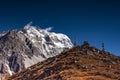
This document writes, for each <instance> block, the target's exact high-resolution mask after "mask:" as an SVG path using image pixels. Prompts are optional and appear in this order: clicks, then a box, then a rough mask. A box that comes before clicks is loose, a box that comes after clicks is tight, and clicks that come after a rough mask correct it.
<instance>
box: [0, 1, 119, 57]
mask: <svg viewBox="0 0 120 80" xmlns="http://www.w3.org/2000/svg"><path fill="white" fill-rule="evenodd" d="M31 21H32V22H33V25H38V26H40V27H41V28H46V27H49V26H51V27H53V31H54V32H60V33H64V34H66V35H68V36H69V37H70V38H71V40H72V41H73V40H74V37H75V36H76V38H77V43H78V44H82V42H83V41H84V40H88V41H89V42H90V44H91V45H93V46H96V47H97V48H99V49H101V42H102V41H103V42H104V43H105V49H106V50H107V51H109V52H111V53H114V54H116V55H119V56H120V1H119V0H9V1H8V0H3V1H2V0H1V1H0V31H4V30H8V29H20V28H22V27H23V26H24V25H26V24H27V23H29V22H31Z"/></svg>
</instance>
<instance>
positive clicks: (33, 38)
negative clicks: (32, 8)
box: [0, 24, 73, 75]
mask: <svg viewBox="0 0 120 80" xmlns="http://www.w3.org/2000/svg"><path fill="white" fill-rule="evenodd" d="M72 46H73V45H72V43H71V40H70V39H69V38H68V37H67V36H66V35H64V34H60V33H54V32H50V28H47V29H40V28H36V27H35V26H31V25H30V24H28V25H26V26H25V27H24V28H23V29H22V30H17V31H15V30H11V31H7V32H4V33H1V35H0V72H1V74H10V75H12V74H13V73H15V72H18V71H20V70H23V69H25V68H27V67H29V66H31V65H33V64H36V63H38V62H40V61H43V60H46V59H47V58H49V57H53V56H56V55H58V54H59V53H61V52H62V51H65V50H68V49H69V48H71V47H72Z"/></svg>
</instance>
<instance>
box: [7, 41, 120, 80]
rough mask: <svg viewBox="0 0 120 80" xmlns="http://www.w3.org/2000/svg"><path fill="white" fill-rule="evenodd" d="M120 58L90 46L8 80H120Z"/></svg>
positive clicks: (82, 47) (36, 66)
mask: <svg viewBox="0 0 120 80" xmlns="http://www.w3.org/2000/svg"><path fill="white" fill-rule="evenodd" d="M119 79H120V58H119V57H117V56H115V55H112V54H111V53H109V52H106V51H101V50H99V49H97V48H95V47H92V46H90V45H89V44H86V43H84V44H83V45H82V46H76V47H73V48H72V49H70V50H68V51H65V52H62V53H61V54H59V55H57V56H55V57H52V58H49V59H47V60H45V61H43V62H39V63H37V64H35V65H33V66H31V67H29V68H27V69H25V70H23V71H21V72H18V73H16V74H15V75H13V76H11V77H10V78H9V79H8V80H119Z"/></svg>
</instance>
